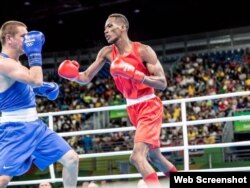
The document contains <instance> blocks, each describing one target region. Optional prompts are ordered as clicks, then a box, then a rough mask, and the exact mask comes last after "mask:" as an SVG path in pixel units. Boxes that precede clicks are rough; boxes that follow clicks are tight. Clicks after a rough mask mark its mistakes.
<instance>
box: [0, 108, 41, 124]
mask: <svg viewBox="0 0 250 188" xmlns="http://www.w3.org/2000/svg"><path fill="white" fill-rule="evenodd" d="M36 119H38V115H37V111H36V108H27V109H21V110H16V111H12V112H2V117H1V123H4V122H18V121H23V122H24V121H35V120H36Z"/></svg>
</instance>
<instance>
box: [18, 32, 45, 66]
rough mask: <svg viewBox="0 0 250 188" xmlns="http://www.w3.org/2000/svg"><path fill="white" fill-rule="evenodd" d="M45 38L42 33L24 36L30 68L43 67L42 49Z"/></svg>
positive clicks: (31, 33)
mask: <svg viewBox="0 0 250 188" xmlns="http://www.w3.org/2000/svg"><path fill="white" fill-rule="evenodd" d="M44 41H45V37H44V35H43V33H42V32H40V31H30V32H28V33H27V34H26V35H24V40H23V50H24V52H25V54H26V55H27V56H28V61H29V66H30V67H32V66H42V47H43V44H44Z"/></svg>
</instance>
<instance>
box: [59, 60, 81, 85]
mask: <svg viewBox="0 0 250 188" xmlns="http://www.w3.org/2000/svg"><path fill="white" fill-rule="evenodd" d="M79 67H80V65H79V63H78V62H77V61H74V60H72V61H71V60H64V61H63V62H62V63H61V64H60V66H59V67H58V74H59V76H61V77H63V78H66V79H68V80H71V81H74V80H77V79H78V77H79Z"/></svg>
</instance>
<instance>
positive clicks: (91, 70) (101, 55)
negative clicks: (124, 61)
mask: <svg viewBox="0 0 250 188" xmlns="http://www.w3.org/2000/svg"><path fill="white" fill-rule="evenodd" d="M110 53H111V47H110V46H106V47H103V48H102V49H101V50H100V51H99V52H98V54H97V57H96V59H95V61H94V62H93V63H92V64H91V65H90V66H89V67H88V68H87V69H86V70H84V71H80V72H77V73H76V74H73V75H76V76H75V77H74V76H73V77H74V79H69V77H67V73H66V69H64V70H65V71H63V72H62V71H61V70H62V67H63V68H64V66H62V67H61V68H60V66H61V65H62V64H63V63H64V62H62V63H61V64H60V66H59V68H60V69H59V68H58V74H59V76H61V77H63V78H66V79H68V80H72V81H75V82H77V83H80V84H87V83H89V82H90V81H91V80H92V79H93V78H94V76H95V75H96V74H97V73H98V72H99V71H100V70H101V69H102V67H103V66H104V63H105V60H107V59H110V58H109V55H110ZM75 69H76V67H73V70H72V71H73V72H75V71H76V70H75Z"/></svg>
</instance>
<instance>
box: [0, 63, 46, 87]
mask: <svg viewBox="0 0 250 188" xmlns="http://www.w3.org/2000/svg"><path fill="white" fill-rule="evenodd" d="M0 74H1V75H3V76H5V77H8V78H10V79H12V80H16V81H20V82H22V83H26V84H29V85H31V86H40V85H41V84H42V83H43V72H42V68H41V66H33V67H31V68H27V67H25V66H23V65H22V64H21V63H17V62H16V61H14V60H12V59H0Z"/></svg>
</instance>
